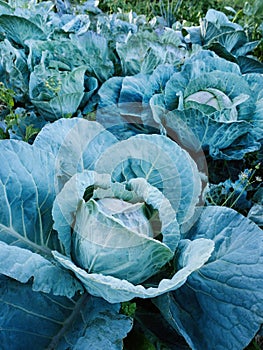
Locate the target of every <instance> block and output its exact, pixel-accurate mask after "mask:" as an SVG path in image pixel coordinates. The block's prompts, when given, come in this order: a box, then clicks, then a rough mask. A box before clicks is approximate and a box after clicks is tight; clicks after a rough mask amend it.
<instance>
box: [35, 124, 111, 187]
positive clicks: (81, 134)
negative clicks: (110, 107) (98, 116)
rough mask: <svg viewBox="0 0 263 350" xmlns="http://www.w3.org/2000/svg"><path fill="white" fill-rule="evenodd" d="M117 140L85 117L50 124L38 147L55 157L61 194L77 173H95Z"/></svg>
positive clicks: (37, 140) (36, 141) (56, 180)
mask: <svg viewBox="0 0 263 350" xmlns="http://www.w3.org/2000/svg"><path fill="white" fill-rule="evenodd" d="M115 142H117V139H116V138H115V137H114V136H113V135H112V134H111V133H110V132H108V131H107V130H105V129H104V127H103V126H101V125H100V124H99V123H97V122H95V121H87V120H85V119H81V118H73V119H63V118H61V119H60V120H58V121H56V122H54V123H52V124H49V125H46V126H45V127H44V128H43V129H42V130H41V132H40V133H39V134H38V136H37V138H36V139H35V142H34V146H36V147H38V148H40V149H42V150H44V151H46V152H47V151H48V152H50V153H52V154H53V155H54V156H55V159H56V160H55V175H56V178H55V180H54V181H55V184H56V190H57V191H58V192H59V191H60V189H61V188H62V187H63V185H64V184H65V182H66V181H68V180H69V179H70V178H71V177H72V176H73V175H75V174H76V173H77V172H82V171H83V170H85V169H89V170H93V169H94V163H95V162H96V160H97V159H98V158H99V157H100V155H101V153H103V152H104V150H105V149H107V148H108V147H109V146H111V145H112V144H114V143H115Z"/></svg>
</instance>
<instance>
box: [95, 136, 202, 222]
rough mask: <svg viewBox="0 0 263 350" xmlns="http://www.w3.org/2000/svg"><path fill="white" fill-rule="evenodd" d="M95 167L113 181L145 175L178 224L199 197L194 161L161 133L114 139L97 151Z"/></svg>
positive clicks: (190, 210)
mask: <svg viewBox="0 0 263 350" xmlns="http://www.w3.org/2000/svg"><path fill="white" fill-rule="evenodd" d="M138 145H140V146H139V147H138ZM95 171H97V172H99V173H106V174H111V177H112V181H117V182H122V181H127V180H130V179H132V178H136V177H141V178H145V179H146V180H147V181H148V182H149V183H150V184H151V185H153V186H155V187H157V188H158V189H159V190H160V191H161V192H162V193H163V194H164V196H165V197H166V198H167V199H168V200H169V201H170V202H171V204H172V207H173V209H174V210H175V211H176V213H177V220H178V222H179V223H180V224H181V223H182V222H184V221H186V220H187V219H188V218H189V217H191V216H192V215H193V212H194V209H195V206H196V204H197V203H198V201H199V195H200V192H201V178H200V174H199V172H198V169H197V166H196V164H195V162H194V161H193V160H192V158H191V157H190V156H189V154H188V153H187V152H186V151H184V150H183V149H182V148H181V147H179V146H178V145H177V144H176V143H175V142H173V141H171V140H170V139H169V138H167V137H165V136H161V135H136V136H133V137H130V138H129V139H128V140H124V141H121V142H118V143H116V144H115V145H112V146H111V147H109V148H108V149H107V150H106V151H105V152H104V153H103V154H102V155H101V157H100V158H99V159H98V161H97V163H96V165H95ZM171 188H173V189H174V191H171Z"/></svg>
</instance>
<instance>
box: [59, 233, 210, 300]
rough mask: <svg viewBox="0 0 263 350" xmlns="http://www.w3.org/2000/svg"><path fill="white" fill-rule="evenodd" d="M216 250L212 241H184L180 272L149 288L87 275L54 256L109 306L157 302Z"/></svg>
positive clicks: (180, 246)
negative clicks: (143, 300)
mask: <svg viewBox="0 0 263 350" xmlns="http://www.w3.org/2000/svg"><path fill="white" fill-rule="evenodd" d="M213 249H214V245H213V242H212V241H211V240H209V239H204V238H202V239H197V240H194V241H189V240H182V241H181V242H180V243H179V246H178V252H180V253H179V254H180V255H179V260H180V261H181V263H182V266H181V269H179V270H178V271H177V272H176V273H175V275H174V276H173V277H172V278H171V279H163V280H161V282H160V283H159V285H158V286H156V287H149V288H147V287H144V286H143V285H133V284H132V283H130V282H128V281H127V280H120V279H118V278H115V277H112V276H104V275H102V274H96V273H88V272H86V271H85V270H83V269H81V268H79V267H77V266H76V265H75V264H74V263H73V262H72V260H71V259H70V258H67V257H66V256H64V255H62V254H60V253H58V252H53V255H54V257H55V258H56V260H57V261H58V262H59V263H60V264H61V265H62V266H64V267H65V268H67V269H69V270H70V271H72V272H74V274H75V275H76V276H77V277H78V279H79V280H80V281H81V282H82V283H83V285H84V286H85V288H86V289H87V291H88V292H89V293H90V294H92V295H95V296H100V297H102V298H104V299H105V300H107V301H108V302H110V303H117V302H122V301H128V300H131V299H133V298H135V297H139V298H154V297H156V296H158V295H161V294H164V293H167V292H169V291H172V290H175V289H177V288H179V287H181V286H182V285H183V284H184V283H185V281H186V280H187V278H188V276H189V275H190V274H191V273H192V272H193V271H195V270H198V269H199V268H200V267H201V266H202V265H203V264H204V263H205V262H206V261H207V260H208V258H209V256H210V255H211V252H212V251H213Z"/></svg>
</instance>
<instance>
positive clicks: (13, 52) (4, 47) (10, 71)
mask: <svg viewBox="0 0 263 350" xmlns="http://www.w3.org/2000/svg"><path fill="white" fill-rule="evenodd" d="M0 53H1V59H0V76H1V78H0V79H1V81H2V82H3V83H4V85H5V86H6V87H8V88H9V89H11V90H13V91H14V92H15V96H14V99H15V100H16V101H20V102H25V101H26V100H27V98H28V81H29V70H28V67H27V62H26V55H25V53H24V51H23V50H18V49H15V48H14V47H13V46H12V45H11V43H10V42H9V41H8V40H7V39H5V40H4V41H3V42H1V43H0Z"/></svg>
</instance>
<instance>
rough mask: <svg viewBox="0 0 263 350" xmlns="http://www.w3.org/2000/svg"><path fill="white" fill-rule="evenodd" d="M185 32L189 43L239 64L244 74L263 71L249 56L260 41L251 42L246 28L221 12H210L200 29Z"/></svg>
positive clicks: (188, 29) (190, 29)
mask: <svg viewBox="0 0 263 350" xmlns="http://www.w3.org/2000/svg"><path fill="white" fill-rule="evenodd" d="M184 31H186V32H188V36H187V37H186V41H187V42H188V43H189V39H190V42H191V43H192V44H198V45H200V46H202V47H203V49H209V50H212V51H214V52H215V53H216V54H217V55H218V56H220V57H222V58H224V59H226V60H228V61H231V62H236V63H239V65H240V69H241V71H242V73H251V72H253V71H254V70H255V69H257V68H259V69H261V70H262V67H263V65H262V64H260V62H257V61H256V60H255V59H254V58H253V57H251V56H247V54H248V53H250V52H252V51H253V50H254V49H255V48H256V47H257V46H258V44H259V42H260V41H253V42H249V41H248V36H247V34H246V32H245V30H244V28H242V26H240V25H238V24H236V23H233V22H231V21H230V20H229V18H228V17H227V16H226V15H225V14H224V13H222V12H220V11H216V10H213V9H210V10H208V12H207V14H206V16H205V18H204V19H203V20H202V21H201V24H200V26H199V27H196V26H194V27H184ZM258 72H259V71H258Z"/></svg>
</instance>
